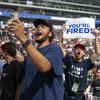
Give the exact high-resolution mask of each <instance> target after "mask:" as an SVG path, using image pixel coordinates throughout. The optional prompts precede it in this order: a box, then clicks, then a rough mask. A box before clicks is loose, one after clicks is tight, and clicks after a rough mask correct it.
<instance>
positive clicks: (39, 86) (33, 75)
mask: <svg viewBox="0 0 100 100" xmlns="http://www.w3.org/2000/svg"><path fill="white" fill-rule="evenodd" d="M39 52H40V53H41V54H43V55H44V56H45V57H46V58H47V59H48V60H49V61H50V63H51V65H52V69H51V70H50V71H48V72H45V73H42V72H40V71H39V70H37V68H36V66H35V65H34V64H33V62H32V61H31V59H30V58H27V60H26V73H25V77H24V80H23V83H22V91H21V96H20V100H63V94H64V88H63V78H62V74H63V70H62V58H63V54H62V50H61V48H60V47H59V46H58V45H55V44H50V45H48V46H46V47H43V48H41V49H39ZM41 64H42V62H41Z"/></svg>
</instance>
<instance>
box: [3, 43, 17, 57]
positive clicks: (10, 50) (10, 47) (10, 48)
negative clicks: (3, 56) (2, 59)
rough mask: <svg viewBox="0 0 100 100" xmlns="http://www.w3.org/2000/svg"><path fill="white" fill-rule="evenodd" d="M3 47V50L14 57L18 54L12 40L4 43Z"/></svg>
mask: <svg viewBox="0 0 100 100" xmlns="http://www.w3.org/2000/svg"><path fill="white" fill-rule="evenodd" d="M1 49H2V51H3V52H6V53H7V54H9V55H10V56H12V57H15V56H16V54H17V51H16V46H15V44H14V43H12V42H6V43H5V44H3V45H2V46H1Z"/></svg>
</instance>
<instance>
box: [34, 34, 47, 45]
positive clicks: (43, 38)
mask: <svg viewBox="0 0 100 100" xmlns="http://www.w3.org/2000/svg"><path fill="white" fill-rule="evenodd" d="M48 38H49V37H48V34H47V35H46V36H45V37H42V38H41V39H40V40H36V41H35V42H37V43H39V44H42V43H43V42H45V41H46V40H47V39H48Z"/></svg>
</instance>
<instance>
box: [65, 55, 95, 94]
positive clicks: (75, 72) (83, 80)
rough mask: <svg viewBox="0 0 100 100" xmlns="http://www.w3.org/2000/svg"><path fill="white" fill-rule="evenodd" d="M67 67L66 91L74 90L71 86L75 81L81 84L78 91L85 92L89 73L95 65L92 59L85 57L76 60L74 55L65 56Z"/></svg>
mask: <svg viewBox="0 0 100 100" xmlns="http://www.w3.org/2000/svg"><path fill="white" fill-rule="evenodd" d="M64 64H65V65H66V69H65V90H66V92H70V93H71V92H72V91H71V88H72V86H73V83H74V82H76V83H78V84H79V87H78V92H84V89H85V88H86V85H87V73H88V70H90V69H92V68H93V67H94V65H93V64H92V62H91V60H90V59H84V60H82V61H81V62H78V61H76V60H75V58H74V57H72V56H66V57H65V58H64Z"/></svg>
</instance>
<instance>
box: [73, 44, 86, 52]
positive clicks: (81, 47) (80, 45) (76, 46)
mask: <svg viewBox="0 0 100 100" xmlns="http://www.w3.org/2000/svg"><path fill="white" fill-rule="evenodd" d="M77 48H80V49H82V50H84V51H85V46H84V45H83V44H76V45H75V46H74V49H77Z"/></svg>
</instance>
